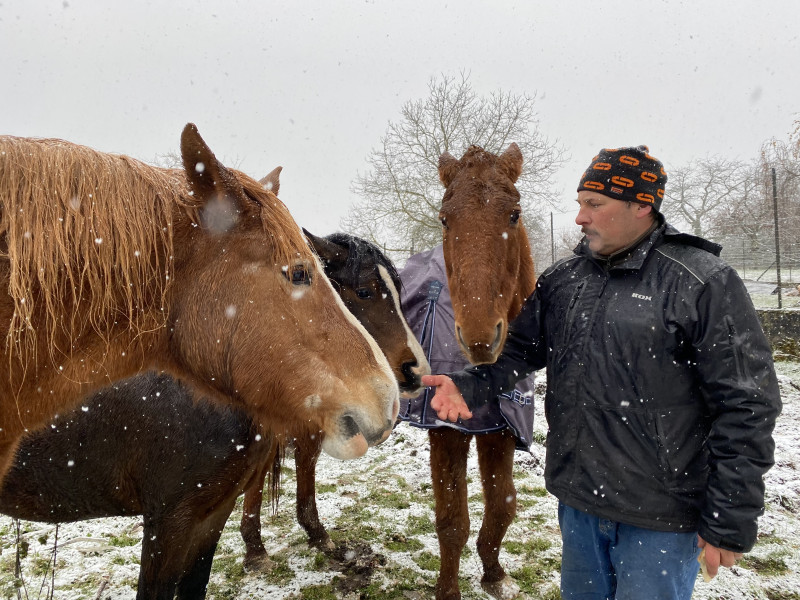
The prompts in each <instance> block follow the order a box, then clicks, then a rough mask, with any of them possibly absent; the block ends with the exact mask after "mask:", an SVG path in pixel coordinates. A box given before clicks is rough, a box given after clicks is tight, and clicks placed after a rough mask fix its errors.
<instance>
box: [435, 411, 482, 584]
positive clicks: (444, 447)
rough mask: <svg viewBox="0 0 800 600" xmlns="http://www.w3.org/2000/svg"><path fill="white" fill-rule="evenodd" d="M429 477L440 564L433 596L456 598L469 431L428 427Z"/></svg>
mask: <svg viewBox="0 0 800 600" xmlns="http://www.w3.org/2000/svg"><path fill="white" fill-rule="evenodd" d="M428 438H429V440H430V444H431V479H432V482H433V497H434V504H435V512H436V535H437V537H438V539H439V556H440V560H441V566H440V568H439V578H438V580H437V581H436V600H458V599H459V598H461V592H460V591H459V589H458V568H459V565H460V563H461V552H462V550H463V549H464V546H465V545H466V543H467V539H468V538H469V512H468V507H467V453H468V452H469V443H470V440H471V439H472V436H471V435H467V434H464V433H461V432H459V431H456V430H454V429H448V428H445V427H443V428H440V429H431V430H430V431H429V432H428Z"/></svg>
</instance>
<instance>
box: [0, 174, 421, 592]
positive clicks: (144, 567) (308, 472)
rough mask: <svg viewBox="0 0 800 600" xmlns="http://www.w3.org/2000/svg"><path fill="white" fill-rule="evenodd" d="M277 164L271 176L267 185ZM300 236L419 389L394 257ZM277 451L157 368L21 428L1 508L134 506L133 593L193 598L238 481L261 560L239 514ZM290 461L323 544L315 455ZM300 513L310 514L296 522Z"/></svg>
mask: <svg viewBox="0 0 800 600" xmlns="http://www.w3.org/2000/svg"><path fill="white" fill-rule="evenodd" d="M279 172H280V169H276V170H275V171H273V172H272V173H271V174H270V176H269V177H270V181H269V184H270V186H271V187H270V189H271V190H272V191H273V192H277V191H278V185H279V182H278V179H277V177H278V173H279ZM262 181H263V180H262ZM306 235H307V237H308V239H309V241H310V242H311V243H312V244H313V246H314V248H315V250H316V252H317V253H318V254H319V256H320V257H321V258H322V262H323V265H324V266H325V269H326V273H328V274H329V275H330V276H331V279H332V281H333V283H334V286H335V287H336V289H337V290H338V291H339V293H340V294H341V295H342V297H343V298H344V299H345V304H346V305H348V306H349V307H351V310H353V312H354V313H355V314H356V315H357V316H358V317H359V318H360V320H361V321H362V322H363V323H364V324H365V326H366V328H367V329H368V330H369V331H370V332H372V333H373V335H374V337H375V339H376V341H378V343H379V345H380V346H381V348H386V349H387V350H386V352H387V355H389V356H391V359H390V364H391V365H392V367H393V368H394V371H395V373H396V374H399V375H400V376H401V377H402V379H401V380H399V382H398V383H399V385H400V387H401V389H404V390H407V393H414V394H416V393H418V392H419V386H420V373H421V374H426V373H427V372H429V370H430V369H429V367H428V366H427V361H425V359H424V356H422V349H421V348H420V347H419V344H418V343H417V342H416V340H415V339H414V337H413V336H410V335H409V331H408V325H407V324H406V323H405V320H404V319H403V318H402V317H401V316H400V313H399V312H398V311H397V304H396V303H397V290H396V285H397V274H396V272H395V270H394V267H393V265H392V264H391V262H390V261H389V260H388V259H387V258H386V257H385V256H384V255H383V254H382V253H381V252H380V250H378V249H377V248H376V247H375V246H373V245H371V244H369V243H368V242H366V241H364V240H360V239H358V238H354V237H352V236H347V235H344V234H334V235H332V236H329V237H327V238H317V237H315V236H313V235H311V234H309V233H306ZM417 355H419V357H421V362H418V358H417ZM156 403H158V404H156ZM306 438H309V439H308V441H307V442H305V444H303V443H301V440H300V439H298V440H297V441H296V442H295V445H296V450H295V453H296V454H302V456H314V458H315V459H316V458H317V457H318V456H319V453H320V448H321V440H320V436H319V435H317V436H311V435H310V434H307V435H306ZM304 439H305V438H304ZM281 454H282V452H281V451H280V448H279V446H278V444H277V443H274V441H271V440H270V439H269V438H267V437H262V436H261V432H260V431H259V430H258V428H257V427H256V426H255V424H254V423H253V420H252V419H250V418H249V417H248V416H247V414H246V413H244V412H243V411H241V410H239V409H234V408H231V407H227V406H221V405H217V404H214V403H212V402H209V401H208V400H207V399H206V398H203V397H201V396H199V395H197V394H194V393H192V391H191V390H190V389H189V388H188V387H187V386H185V385H184V384H182V383H181V382H179V381H176V380H175V379H172V378H170V377H168V376H166V375H157V374H155V373H152V372H150V373H145V374H142V375H139V376H136V377H133V378H130V379H128V380H124V381H121V382H117V383H115V384H114V385H113V386H110V387H108V388H106V389H104V390H102V391H100V392H98V393H97V394H95V395H94V396H93V397H91V398H87V399H85V400H84V401H82V402H81V408H78V409H75V410H74V411H72V412H71V413H67V414H66V415H64V416H62V417H58V418H54V419H53V420H52V421H51V423H50V425H49V426H47V427H44V428H42V429H39V430H37V431H34V432H31V433H29V434H27V435H26V436H24V437H23V439H22V441H21V443H20V445H19V448H18V451H17V454H16V458H15V462H14V463H13V464H12V467H11V469H10V470H9V472H8V475H7V477H6V481H5V485H4V486H3V487H1V488H0V512H2V513H6V514H9V515H11V516H14V517H16V518H20V519H26V520H34V521H46V522H55V523H57V522H68V521H76V520H83V519H89V518H96V517H108V516H121V515H138V514H141V515H143V516H144V532H143V537H142V553H141V567H140V570H139V583H138V586H137V598H139V599H140V600H143V599H146V598H169V599H171V598H172V597H173V595H175V594H176V592H177V596H178V598H180V599H194V598H202V597H204V596H205V589H206V586H207V584H208V578H209V573H210V569H211V563H212V559H213V556H214V551H215V549H216V545H217V542H218V540H219V537H220V534H221V532H222V529H223V527H224V525H225V522H226V521H227V519H228V517H229V515H230V513H231V511H232V509H233V506H234V504H235V501H236V498H237V497H238V496H239V495H240V494H241V493H242V491H243V490H245V489H246V488H247V491H246V492H245V504H246V506H245V511H244V516H243V519H242V525H243V528H242V532H243V537H244V538H245V541H246V542H247V541H248V537H247V536H246V535H245V528H244V526H245V523H248V524H253V520H254V518H255V519H256V521H255V524H253V525H251V527H255V529H252V530H251V531H253V532H254V535H255V538H256V542H257V546H259V547H260V548H258V547H256V548H253V547H251V544H247V554H246V559H245V564H246V565H247V566H248V567H252V566H258V565H259V564H260V562H259V561H262V560H264V561H266V556H267V555H266V550H265V549H264V547H263V545H262V544H261V538H260V528H259V525H258V520H257V519H258V515H255V516H253V515H249V514H248V512H249V510H256V512H258V510H260V504H261V490H262V488H263V484H264V474H265V471H264V468H265V466H268V465H275V467H276V468H277V472H278V473H279V469H280V457H281ZM314 462H315V461H314ZM296 464H297V481H298V517H299V518H300V521H301V523H302V524H303V526H304V527H305V528H306V530H307V531H309V535H310V536H311V539H312V543H313V541H314V540H315V539H316V538H315V533H316V532H317V531H321V532H322V535H323V536H324V539H325V540H327V541H328V543H329V542H330V539H329V538H328V537H327V533H326V532H325V530H324V528H322V525H321V524H320V523H319V517H318V515H317V512H316V504H315V499H314V463H313V462H312V463H311V464H307V463H306V462H304V461H301V460H300V459H298V460H297V461H296ZM276 481H277V477H274V478H273V482H276ZM306 481H307V482H308V484H307V485H301V482H306ZM306 489H308V490H309V491H308V492H307V493H306V496H305V497H304V496H303V495H302V494H301V491H303V490H306ZM248 498H249V499H250V500H249V502H250V504H251V505H253V504H254V498H257V508H255V509H253V508H250V509H248V507H247V503H248ZM301 506H302V507H305V509H304V510H301ZM306 514H308V515H309V517H307V518H311V519H312V521H310V522H305V521H304V520H303V518H304V517H305V516H306ZM247 517H252V518H249V519H248V518H247ZM315 525H316V529H315V528H314V526H315ZM317 535H319V534H317ZM178 542H180V543H178ZM323 542H324V540H323V539H322V538H320V541H319V542H318V543H320V544H322V543H323ZM254 563H255V564H254Z"/></svg>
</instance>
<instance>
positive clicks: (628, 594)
mask: <svg viewBox="0 0 800 600" xmlns="http://www.w3.org/2000/svg"><path fill="white" fill-rule="evenodd" d="M655 501H657V500H655ZM558 523H559V525H560V527H561V539H562V541H563V543H564V548H563V552H562V558H561V597H562V598H563V599H564V600H690V598H691V597H692V590H693V589H694V583H695V580H696V579H697V574H698V572H699V570H700V564H699V563H698V562H697V557H698V555H699V554H700V549H699V548H698V547H697V532H691V533H670V532H665V531H653V530H651V529H642V528H641V527H634V526H632V525H625V524H623V523H619V522H617V521H609V520H608V519H600V518H598V517H594V516H592V515H589V514H587V513H584V512H581V511H579V510H575V509H574V508H570V507H569V506H567V505H566V504H564V503H563V502H559V503H558Z"/></svg>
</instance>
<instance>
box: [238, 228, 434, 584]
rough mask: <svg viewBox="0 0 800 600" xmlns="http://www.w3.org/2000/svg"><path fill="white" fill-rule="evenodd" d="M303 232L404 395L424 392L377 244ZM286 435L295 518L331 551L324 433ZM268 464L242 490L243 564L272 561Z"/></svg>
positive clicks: (389, 267)
mask: <svg viewBox="0 0 800 600" xmlns="http://www.w3.org/2000/svg"><path fill="white" fill-rule="evenodd" d="M305 234H306V237H307V238H308V239H309V241H310V242H311V244H312V245H313V247H314V250H315V251H316V252H317V254H318V255H319V256H320V258H321V259H322V264H323V266H324V267H325V273H326V274H327V275H328V277H329V278H330V280H331V281H332V282H333V285H334V287H335V288H336V289H337V291H338V292H339V294H340V295H341V296H342V300H344V303H345V306H347V308H348V309H349V310H350V311H351V312H352V313H353V314H354V315H355V316H356V318H358V320H359V321H361V323H362V324H363V325H364V327H365V328H366V330H367V331H368V332H369V333H370V334H372V336H373V337H374V338H375V340H376V341H377V342H378V345H379V346H380V348H381V350H383V351H384V353H385V354H386V357H387V358H388V359H389V364H390V365H392V368H393V369H394V373H395V377H396V378H397V381H398V384H399V386H400V393H401V396H402V397H406V398H413V397H415V396H417V395H418V394H419V393H420V392H421V391H422V387H421V386H422V383H421V377H422V375H427V374H429V373H430V366H429V365H428V361H427V359H426V358H425V354H424V352H423V350H422V347H421V346H420V345H419V342H417V340H416V338H415V337H414V335H413V333H412V332H411V330H410V329H409V327H408V323H406V320H405V318H404V317H403V313H402V310H401V309H400V278H399V276H398V274H397V271H396V270H395V267H394V265H393V264H392V262H391V261H390V260H389V259H388V258H387V257H386V255H384V254H383V253H382V252H381V251H380V249H379V248H378V247H377V246H375V245H374V244H371V243H370V242H367V241H366V240H363V239H361V238H357V237H354V236H351V235H348V234H344V233H334V234H332V235H329V236H327V237H324V238H320V237H316V236H314V235H312V234H310V233H309V232H307V231H306V232H305ZM282 437H286V438H290V439H293V444H292V445H293V446H294V459H295V469H296V475H297V480H296V485H297V506H296V510H297V520H298V522H299V523H300V525H301V526H302V527H303V529H304V530H305V531H306V533H307V534H308V538H309V539H308V543H309V545H311V546H313V547H315V548H318V549H320V550H323V551H330V550H333V548H334V547H333V542H332V541H331V538H330V536H329V535H328V532H327V531H326V530H325V527H324V526H323V525H322V522H321V521H320V519H319V513H318V511H317V500H316V493H315V487H316V477H315V470H316V464H317V459H318V458H319V455H320V451H321V449H322V438H323V436H322V435H321V434H320V432H319V431H317V430H315V429H312V428H309V427H305V428H299V429H298V428H293V429H291V430H288V431H287V432H286V435H285V436H282ZM281 455H282V452H281V453H279V454H278V455H277V457H276V458H277V460H278V461H280V458H281ZM268 468H269V465H265V470H264V471H262V473H261V474H260V476H259V478H258V481H259V482H260V485H258V484H257V485H254V486H252V487H251V488H250V489H248V490H246V491H245V495H244V508H243V511H242V522H241V527H240V530H241V533H242V538H243V539H244V542H245V548H246V552H245V559H244V564H245V566H246V567H248V568H251V569H258V568H260V567H261V566H262V565H268V564H269V559H268V556H267V551H266V549H265V548H264V545H263V543H262V541H261V501H262V492H263V488H264V481H265V478H266V475H267V474H268V473H267V469H268ZM279 472H280V471H279V469H277V468H275V466H274V465H273V469H272V475H273V478H272V483H273V485H276V484H277V478H278V475H279ZM274 493H275V491H273V497H275V496H274Z"/></svg>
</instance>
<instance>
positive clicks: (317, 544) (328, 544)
mask: <svg viewBox="0 0 800 600" xmlns="http://www.w3.org/2000/svg"><path fill="white" fill-rule="evenodd" d="M308 545H309V546H311V547H312V548H316V549H317V550H319V551H320V552H322V553H323V554H332V553H333V552H334V551H335V550H336V544H334V543H333V541H332V540H331V538H330V537H328V536H327V535H326V536H325V537H324V538H321V539H314V540H311V539H309V540H308Z"/></svg>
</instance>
